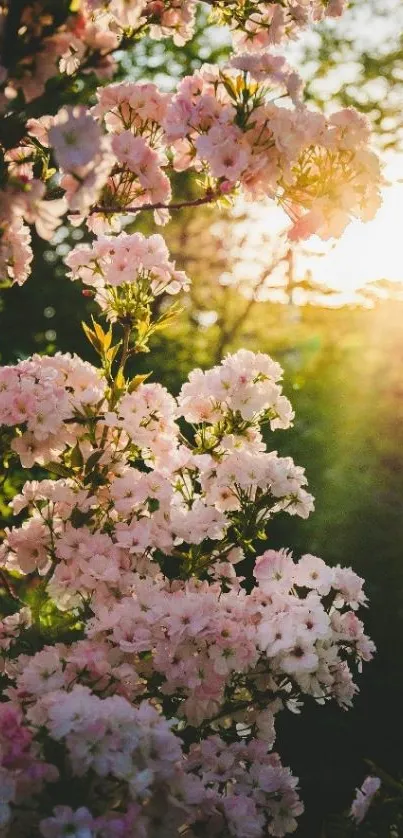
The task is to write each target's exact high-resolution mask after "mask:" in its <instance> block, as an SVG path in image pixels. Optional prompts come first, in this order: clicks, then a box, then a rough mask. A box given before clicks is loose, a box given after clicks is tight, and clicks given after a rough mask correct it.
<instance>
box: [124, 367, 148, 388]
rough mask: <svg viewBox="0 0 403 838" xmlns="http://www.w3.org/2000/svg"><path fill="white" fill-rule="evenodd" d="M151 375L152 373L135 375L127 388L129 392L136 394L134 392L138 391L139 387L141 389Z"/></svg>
mask: <svg viewBox="0 0 403 838" xmlns="http://www.w3.org/2000/svg"><path fill="white" fill-rule="evenodd" d="M150 375H151V373H150V372H148V373H146V375H135V376H134V378H132V380H131V382H130V384H129V386H128V388H127V392H128V393H134V391H135V390H137V389H138V387H140V384H143V383H144V381H147V378H149V377H150Z"/></svg>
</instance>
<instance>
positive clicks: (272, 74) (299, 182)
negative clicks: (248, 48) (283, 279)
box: [50, 53, 380, 238]
mask: <svg viewBox="0 0 403 838" xmlns="http://www.w3.org/2000/svg"><path fill="white" fill-rule="evenodd" d="M256 79H258V81H257V82H256V81H255V80H256ZM275 91H276V92H277V94H279V93H281V94H282V95H284V93H286V94H287V95H289V96H291V98H292V99H293V100H294V101H295V102H296V105H295V107H289V106H284V105H282V104H278V103H277V102H276V101H275V98H276V96H275V95H274V94H275ZM299 91H300V81H299V79H298V76H297V75H296V74H295V73H293V72H292V71H291V70H290V69H289V68H288V67H287V65H285V63H284V62H283V61H282V59H280V58H277V57H275V56H270V55H267V54H265V53H263V54H262V55H257V56H254V55H244V56H239V57H237V58H236V59H234V60H233V61H232V66H228V67H226V68H223V69H219V68H216V67H211V66H209V65H206V66H205V67H203V68H202V69H201V70H200V71H197V72H195V73H194V75H193V76H188V77H186V78H185V79H183V80H182V81H181V82H180V83H179V85H178V89H177V92H176V93H174V94H173V95H171V96H167V95H166V94H161V93H160V92H159V90H158V89H157V87H156V86H155V85H153V84H136V83H130V82H124V83H120V84H117V85H110V86H109V87H106V88H103V89H100V91H99V93H98V104H97V105H96V106H95V108H94V110H93V119H94V120H96V121H102V122H103V123H104V125H105V128H106V131H107V137H106V138H104V139H105V140H106V139H108V138H109V140H110V148H111V152H112V155H113V159H114V165H113V166H112V167H111V168H110V173H109V177H108V179H107V181H106V183H105V185H104V187H103V189H101V190H100V191H99V195H98V198H97V200H95V196H94V194H93V193H92V192H91V190H90V193H89V196H88V198H86V199H85V201H86V205H87V207H88V206H89V205H91V204H92V206H93V210H94V214H95V217H94V215H91V222H90V223H91V227H92V228H93V229H97V230H98V231H100V230H102V229H103V228H106V229H108V228H110V226H111V225H112V224H115V227H116V225H117V224H118V223H119V214H120V215H122V214H124V213H125V211H126V210H128V209H130V211H135V209H136V208H137V207H138V208H142V207H144V206H149V207H150V208H152V207H155V208H156V210H157V212H158V219H159V220H160V221H162V222H164V221H166V209H167V208H169V204H170V200H171V185H170V173H171V169H172V163H171V161H172V159H173V167H174V169H175V170H176V171H184V170H194V171H195V172H196V174H197V176H198V177H199V178H200V174H201V175H202V177H203V178H204V182H205V197H206V200H214V199H218V198H219V197H220V195H223V194H224V195H227V196H228V195H229V194H235V193H236V192H238V191H239V190H241V191H242V194H244V195H245V196H246V198H247V199H249V200H256V199H262V198H271V199H274V200H275V201H277V202H278V203H279V204H280V205H281V206H282V207H283V208H284V209H285V210H286V211H287V213H288V214H289V215H290V217H291V218H292V220H293V221H294V226H293V228H292V231H291V233H290V235H291V236H292V237H296V238H299V237H305V236H307V235H311V234H312V233H313V232H316V233H317V234H319V235H320V236H322V237H323V238H328V237H329V236H339V235H340V234H341V233H342V232H343V230H344V228H345V227H346V225H347V224H348V222H349V220H350V219H351V218H352V217H358V218H362V219H364V220H365V219H369V218H371V217H373V215H374V213H375V212H376V210H377V209H378V207H379V202H380V197H379V183H380V172H379V161H378V158H377V157H376V155H375V154H374V153H372V152H371V151H369V149H368V139H369V128H368V124H367V121H366V119H365V118H363V117H361V116H359V115H358V114H357V113H356V112H355V111H354V110H352V109H344V110H342V111H339V112H337V113H335V114H333V115H332V116H330V117H329V118H328V119H326V118H325V117H324V116H322V115H321V114H318V113H316V112H314V111H310V110H309V109H308V108H306V107H305V106H303V105H302V103H301V101H300V98H299ZM273 95H274V98H273ZM64 114H65V112H62V115H61V116H58V117H56V118H55V127H54V128H52V129H51V131H50V142H51V143H53V144H54V145H55V153H56V156H59V157H60V162H61V164H63V159H64V158H67V159H64V165H65V166H66V165H67V167H70V169H71V167H73V169H74V165H75V163H74V161H75V160H76V149H81V145H80V142H79V139H78V135H77V139H76V141H75V143H74V146H73V147H70V146H69V147H68V148H67V153H66V154H65V153H64V152H65V144H63V141H62V140H61V139H60V131H61V128H60V123H59V121H60V120H62V121H65V115H64ZM90 119H91V117H90V116H89V115H87V116H86V120H88V121H89V120H90ZM96 121H94V122H93V124H92V130H93V131H97V130H99V128H98V126H97V123H96ZM63 124H64V122H63ZM68 124H69V123H67V125H68ZM63 130H64V129H63ZM71 130H74V127H73V124H71ZM84 130H85V129H84V127H83V154H84V155H85V153H86V152H85V149H86V147H87V146H86V140H85V138H84ZM69 133H70V131H69ZM90 133H91V131H90ZM59 148H60V149H61V153H60V151H59ZM80 154H81V150H79V155H80ZM85 159H86V158H85ZM108 159H109V158H108ZM83 163H84V160H83ZM71 170H72V169H71ZM73 176H74V175H73ZM71 177H72V175H69V178H71ZM78 181H79V184H78V186H77V189H78V191H79V193H80V194H81V193H82V191H83V189H84V191H85V182H84V184H83V183H82V177H81V175H79V176H78ZM62 183H63V181H62ZM69 183H70V181H69ZM71 197H72V195H71V190H69V188H68V189H67V199H68V201H69V202H70V206H71V208H72V209H77V205H76V203H74V201H73V202H72V201H71V200H70V199H71ZM95 203H96V206H95V207H94V204H95ZM102 210H103V212H102ZM114 210H115V213H114ZM164 213H165V214H164ZM114 216H115V217H114ZM158 219H157V220H158Z"/></svg>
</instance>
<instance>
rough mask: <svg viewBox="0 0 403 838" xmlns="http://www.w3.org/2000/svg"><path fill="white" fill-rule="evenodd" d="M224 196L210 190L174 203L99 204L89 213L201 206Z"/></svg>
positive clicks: (122, 212) (77, 212)
mask: <svg viewBox="0 0 403 838" xmlns="http://www.w3.org/2000/svg"><path fill="white" fill-rule="evenodd" d="M220 197H222V195H221V192H212V191H208V192H206V194H205V195H203V196H202V197H201V198H194V199H193V200H189V201H177V202H176V203H172V204H164V203H163V202H162V201H157V202H156V203H155V204H140V205H139V206H138V207H102V206H99V205H98V204H95V206H93V207H91V209H90V212H89V214H90V215H93V213H95V212H100V213H102V214H103V215H115V214H117V213H120V214H121V215H124V214H125V213H127V212H151V211H152V210H158V209H167V210H180V209H183V208H184V207H200V206H202V205H203V204H212V203H213V202H214V201H216V200H218V198H220ZM78 214H79V211H78V210H73V211H72V212H70V213H69V215H78Z"/></svg>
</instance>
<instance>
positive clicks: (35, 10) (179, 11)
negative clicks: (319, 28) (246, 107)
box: [0, 0, 345, 108]
mask: <svg viewBox="0 0 403 838" xmlns="http://www.w3.org/2000/svg"><path fill="white" fill-rule="evenodd" d="M207 2H209V0H207ZM1 5H2V12H3V14H2V16H1V18H2V19H1V22H2V24H3V25H2V27H1V29H2V33H1V34H2V35H3V37H4V38H7V36H8V37H10V34H13V33H10V32H9V31H8V28H7V18H8V16H9V11H10V6H11V0H5V2H3V3H2V4H1ZM74 5H75V4H72V5H70V13H67V14H64V15H63V14H60V12H59V14H58V13H57V12H55V10H54V9H53V7H52V6H49V4H48V3H46V2H44V0H39V2H32V3H26V4H24V7H23V9H22V11H21V15H20V19H19V20H18V23H19V31H18V35H19V38H20V43H19V44H18V47H19V48H18V49H17V51H16V52H17V54H16V55H15V56H11V59H12V60H11V61H8V62H7V63H8V65H9V66H8V72H7V71H6V70H5V68H3V74H2V77H1V79H0V80H1V83H2V86H3V87H4V92H3V93H2V102H1V104H2V105H3V108H4V107H6V106H7V104H8V103H9V102H10V101H11V102H12V100H13V98H14V97H15V95H16V93H17V92H18V91H19V92H22V93H23V95H24V97H25V100H26V101H27V102H30V101H32V100H33V99H36V98H38V97H39V96H40V95H41V94H42V93H43V92H44V90H45V86H46V83H47V82H48V81H49V79H51V78H53V77H54V76H57V75H58V73H59V72H60V73H62V74H66V75H73V74H74V73H76V72H77V71H78V70H82V71H84V72H85V71H86V70H88V69H91V70H93V71H94V72H95V73H96V74H97V76H98V78H101V79H102V78H109V77H110V76H111V75H112V73H113V72H114V69H115V60H114V57H113V53H114V51H116V50H117V49H118V47H119V46H120V45H121V43H122V41H123V40H128V41H129V42H133V41H135V40H136V39H138V38H139V37H140V36H143V35H145V34H148V35H149V36H150V37H151V38H152V39H155V40H160V39H161V38H172V39H173V41H174V43H175V45H177V46H183V44H185V43H186V42H187V41H188V40H189V39H190V38H191V37H192V35H193V32H194V21H195V12H196V6H197V4H196V0H82V2H80V3H79V4H76V5H77V6H78V8H77V9H76V10H75V13H74ZM212 5H213V8H214V14H213V19H214V22H216V23H220V24H223V25H226V26H229V27H230V29H231V30H232V33H233V41H234V46H235V48H237V49H238V48H241V49H245V50H248V51H256V50H261V49H266V48H267V47H270V46H272V45H273V44H278V43H280V42H281V41H283V40H285V39H287V38H293V37H295V34H296V32H297V31H298V30H299V29H301V28H302V27H305V26H306V25H308V24H309V23H314V22H316V21H319V20H321V19H323V17H324V16H329V17H337V16H339V15H341V14H342V12H343V8H344V5H345V2H344V0H324V2H322V3H320V4H318V3H317V2H316V0H294V2H293V3H287V4H286V5H283V4H282V3H279V2H270V0H261V2H258V3H255V2H251V0H248V2H245V0H242V2H240V0H230V2H228V0H218V2H216V3H214V4H212ZM38 41H39V42H40V49H39V50H38V48H37V46H38ZM10 65H11V66H10Z"/></svg>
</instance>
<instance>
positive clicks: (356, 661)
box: [0, 0, 379, 838]
mask: <svg viewBox="0 0 403 838" xmlns="http://www.w3.org/2000/svg"><path fill="white" fill-rule="evenodd" d="M1 5H2V4H1V3H0V6H1ZM7 5H8V8H7V12H9V11H10V6H9V4H7ZM3 6H4V4H3ZM342 6H343V2H342V0H330V1H329V2H327V3H322V2H321V3H317V2H316V0H293V2H286V3H273V2H264V0H261V2H258V3H256V2H250V0H245V1H244V0H242V2H238V0H230V2H228V0H218V2H217V3H214V15H215V16H216V17H217V19H218V20H219V21H221V22H224V23H227V24H229V25H230V28H231V29H232V30H233V36H234V41H235V42H236V43H237V44H238V46H239V47H240V48H241V49H242V51H243V52H242V53H241V54H240V55H238V56H236V57H235V59H233V60H232V61H231V62H230V64H229V65H228V67H225V68H223V69H219V68H215V67H210V66H208V65H207V66H205V67H203V68H202V69H201V70H200V71H197V72H195V73H194V74H193V75H192V76H189V77H187V78H185V79H183V81H182V82H181V83H180V84H179V85H178V88H177V90H176V92H174V93H173V94H169V95H167V94H165V93H162V92H161V91H160V90H159V89H158V88H157V87H156V86H155V85H152V84H136V83H123V84H118V85H110V86H109V87H106V88H104V89H103V90H100V91H99V92H98V100H97V103H96V104H95V106H94V108H93V110H92V112H91V113H90V112H89V111H88V110H87V109H85V108H83V107H81V106H77V105H74V104H73V105H69V104H67V105H66V106H65V107H64V108H63V109H62V110H61V111H60V112H59V113H58V114H57V115H56V116H55V117H47V116H42V117H40V118H38V119H34V120H30V121H29V122H28V123H27V124H26V125H25V119H24V120H23V122H24V125H25V128H24V129H22V128H21V132H22V137H21V140H20V142H19V144H18V145H17V146H16V148H11V149H6V148H4V149H3V151H4V158H5V164H6V165H5V167H4V171H3V174H2V182H1V187H2V192H1V196H0V270H1V277H0V278H1V279H2V280H3V279H6V280H9V281H13V282H17V283H21V282H23V281H24V280H25V279H26V277H27V274H28V270H29V264H30V260H31V258H32V254H31V250H30V245H29V230H28V227H27V225H29V224H35V225H36V229H37V232H38V233H39V235H42V236H44V237H47V238H50V237H51V235H52V232H53V230H54V229H55V227H56V226H57V224H58V223H59V220H60V218H61V216H62V214H63V213H64V211H65V209H66V206H68V208H69V210H70V212H71V218H72V220H73V219H74V220H75V222H76V223H81V221H82V220H83V219H85V218H86V217H87V216H88V218H89V221H88V226H89V227H90V229H91V230H92V231H93V232H95V233H97V234H98V235H99V237H98V238H97V239H96V240H95V241H93V242H92V243H91V244H90V245H84V246H78V247H77V248H75V249H74V250H73V251H72V252H71V253H70V255H69V257H68V259H67V265H68V268H69V269H70V276H71V278H72V279H75V280H76V279H79V280H81V281H83V283H84V284H85V285H86V286H89V287H90V289H91V290H90V291H89V293H90V294H93V295H94V297H95V302H96V303H97V304H98V305H99V307H100V309H101V314H102V315H103V316H104V317H106V319H107V320H108V321H109V322H108V329H107V331H104V329H103V328H102V326H101V325H100V324H99V323H98V322H97V321H96V320H93V324H92V326H93V328H90V327H88V326H85V333H86V335H87V337H88V338H89V340H90V342H91V344H92V347H93V349H95V351H96V352H97V354H98V356H99V357H100V366H99V368H98V367H96V366H94V365H92V364H90V363H87V362H84V361H82V360H81V359H80V358H78V357H77V356H75V355H69V354H60V353H58V354H56V355H55V356H54V357H40V356H38V355H34V356H33V357H32V358H29V359H27V360H22V361H20V362H19V363H18V364H16V365H14V366H8V367H4V368H2V369H0V428H1V432H2V440H3V441H4V442H5V443H6V445H7V446H8V447H9V449H10V451H9V456H10V458H11V461H12V459H14V461H15V460H18V458H19V460H20V463H21V464H22V466H23V467H24V468H28V469H31V468H34V469H35V471H34V472H33V473H31V474H30V475H28V477H29V479H28V480H27V481H26V482H25V484H24V485H23V486H22V489H21V492H20V493H19V494H17V495H16V496H15V497H14V499H13V501H12V504H11V506H12V509H13V512H14V514H15V516H16V521H15V523H14V525H11V526H10V527H7V528H6V530H5V533H4V539H3V543H2V545H1V547H0V577H1V584H2V586H3V591H4V597H5V602H6V603H7V616H6V615H4V616H3V618H2V619H1V621H0V653H1V657H0V681H1V690H2V699H3V700H2V702H1V703H0V831H1V835H2V838H3V836H4V838H14V836H17V835H18V836H21V838H22V836H24V835H27V836H28V835H29V836H30V838H31V836H32V838H41V836H42V838H62V836H65V835H67V834H69V835H75V836H77V838H115V836H119V838H167V836H172V838H174V836H177V838H179V836H183V835H188V836H189V838H196V836H198V838H207V836H214V838H228V836H233V837H234V838H263V836H265V835H272V836H275V837H276V838H282V836H285V835H286V834H289V833H292V832H294V831H295V829H296V828H297V820H296V818H297V817H298V816H299V815H300V814H301V812H302V810H303V806H302V803H301V802H300V800H299V797H298V793H297V784H298V781H297V780H296V779H295V778H294V777H293V776H292V774H291V773H290V771H289V769H286V768H284V767H283V766H282V764H281V762H280V758H279V757H278V755H277V754H274V753H272V750H271V749H272V747H273V745H274V742H275V718H276V714H277V713H278V712H280V711H281V710H283V709H289V710H291V711H294V712H295V711H298V710H299V708H300V705H302V704H303V702H304V699H305V698H306V697H309V698H310V699H311V700H315V701H317V702H319V703H323V702H324V701H325V700H328V699H334V700H335V701H336V702H338V704H339V705H340V706H342V707H345V708H347V707H348V706H350V704H351V702H352V699H353V697H354V695H355V693H356V691H357V686H356V684H355V681H354V674H355V670H356V669H358V670H359V669H360V668H361V664H362V662H363V661H369V660H370V659H371V657H372V655H373V652H374V645H373V643H372V641H371V640H370V639H369V638H368V637H367V636H366V634H365V631H364V626H363V623H362V622H361V620H360V619H359V617H358V614H357V611H358V609H359V608H360V607H361V606H363V605H365V604H366V597H365V594H364V592H363V580H362V579H361V578H360V577H359V576H357V574H356V573H355V572H354V571H353V570H352V569H351V568H347V569H343V568H341V567H336V568H330V567H328V566H327V565H326V564H325V562H324V561H323V560H322V559H320V558H319V557H317V556H314V555H311V554H306V555H303V556H302V557H301V558H300V559H299V560H294V559H293V557H292V555H291V554H290V553H289V552H288V551H287V550H285V549H283V550H271V549H265V545H263V542H265V541H266V540H267V530H268V528H269V526H270V522H271V520H272V518H273V516H274V515H275V514H280V513H283V512H287V513H288V514H291V515H299V516H301V517H302V518H305V517H307V516H308V515H309V514H310V512H311V511H312V509H313V498H312V496H311V495H310V494H309V493H308V492H307V489H306V484H307V480H306V476H305V472H304V469H302V468H301V467H299V466H296V465H295V464H294V462H293V460H292V459H291V458H290V457H279V456H278V454H277V452H276V451H274V450H272V448H271V446H270V447H268V440H267V437H265V436H264V434H263V426H268V427H267V430H268V431H269V432H271V431H276V430H277V429H285V428H287V427H289V426H290V424H291V422H292V419H293V411H292V407H291V405H290V403H289V401H288V399H287V398H286V397H285V396H284V395H283V393H282V389H281V385H280V383H279V382H280V380H281V375H282V371H281V368H280V366H279V365H278V364H277V363H276V362H275V361H273V360H272V359H271V358H269V357H268V356H266V355H263V354H262V353H253V352H249V351H245V350H240V351H238V352H237V353H235V354H234V355H229V356H227V357H226V358H225V359H224V360H223V362H222V363H221V364H219V365H217V366H216V367H214V368H213V369H212V370H207V371H202V370H195V371H193V372H192V373H191V374H190V376H189V379H188V381H187V382H185V383H184V385H183V387H182V390H181V392H180V394H179V396H178V397H177V398H175V397H174V396H172V395H171V394H170V393H169V392H168V391H167V389H166V388H165V387H163V386H162V385H161V384H160V383H159V382H153V381H149V380H147V379H148V377H149V376H147V375H137V376H134V378H129V377H128V374H127V370H126V367H127V361H128V360H129V359H133V358H134V357H136V354H137V353H138V352H145V351H147V350H148V341H149V338H150V336H151V335H152V334H153V331H155V330H156V329H157V328H158V329H160V328H161V327H162V326H163V325H164V323H165V322H166V319H167V318H168V317H169V316H170V312H169V310H168V311H167V310H166V308H164V306H161V307H160V310H159V311H158V313H155V308H156V307H155V306H154V305H153V303H154V300H155V298H156V297H157V296H160V295H161V294H163V293H167V294H171V295H172V294H177V293H178V292H179V291H181V290H182V289H184V288H186V287H187V285H188V279H187V277H186V276H185V274H184V273H183V272H181V271H178V270H177V269H176V266H175V264H174V263H173V262H172V261H171V260H170V258H169V254H168V251H167V249H166V247H165V244H164V242H163V240H162V239H161V237H160V236H157V235H155V236H151V237H149V238H145V237H144V236H143V235H142V234H140V233H134V234H131V235H126V234H121V235H118V236H113V235H103V234H104V233H105V231H106V232H108V233H116V232H119V230H120V226H121V221H122V219H121V216H122V215H124V214H125V212H126V211H128V210H130V211H134V212H136V211H139V210H140V209H141V208H143V209H144V207H146V208H147V209H154V210H155V211H156V213H157V217H156V220H157V221H158V222H162V223H163V222H165V221H166V220H167V210H168V208H169V206H170V204H171V193H172V188H171V180H172V177H173V174H174V172H175V171H176V172H180V171H185V170H192V171H194V172H195V173H196V175H197V178H198V179H200V178H201V184H202V188H203V190H204V191H203V194H202V195H201V197H200V198H199V199H196V201H195V203H207V202H211V201H213V200H216V199H217V198H219V197H220V196H227V197H228V196H230V195H235V194H236V193H237V192H238V191H240V190H242V192H243V193H244V194H245V195H246V197H248V198H250V199H252V200H255V199H257V198H265V197H270V198H272V199H274V200H276V201H277V202H278V203H280V204H281V205H282V206H284V207H285V208H286V209H287V211H288V213H289V215H290V216H291V218H292V219H293V221H294V227H293V229H292V231H291V236H294V237H301V236H304V235H307V234H309V233H311V232H317V233H319V234H320V235H321V236H323V237H327V236H329V235H338V234H340V232H341V231H342V230H343V229H344V227H345V225H346V224H347V222H348V220H349V218H350V217H353V216H354V217H359V218H367V217H371V216H372V214H373V213H374V211H375V209H376V207H377V205H378V201H379V193H378V185H379V169H378V161H377V158H376V157H374V155H372V153H371V152H370V151H369V150H368V126H367V124H366V122H365V120H363V119H362V118H360V117H359V116H358V115H357V114H356V113H355V112H353V111H350V110H343V111H340V112H339V113H337V114H334V115H333V116H332V117H330V118H329V119H325V118H324V117H322V116H321V115H320V114H317V113H314V112H310V111H308V110H307V109H306V108H305V107H304V106H303V104H302V102H301V95H300V90H301V85H300V81H299V79H298V77H297V76H296V74H295V73H293V71H292V70H291V69H290V68H289V67H288V65H286V63H285V62H284V61H283V60H282V59H280V58H278V56H274V55H271V54H270V53H268V52H267V51H266V52H262V50H266V48H267V47H268V46H270V45H271V44H273V43H278V42H279V41H281V40H283V39H284V38H286V37H293V36H294V33H295V31H296V30H297V29H298V28H299V27H300V26H303V25H305V24H306V23H307V22H308V21H309V20H313V19H320V18H321V17H323V15H324V14H329V15H337V14H339V13H340V12H341V11H342ZM38 7H39V8H38ZM74 7H75V6H74V5H73V6H72V8H71V13H70V12H66V15H65V17H64V18H63V20H62V23H61V24H60V25H59V24H58V23H57V22H55V20H54V18H53V15H52V13H50V12H49V14H47V13H46V14H45V13H44V10H43V9H42V6H41V4H40V2H39V4H38V3H37V4H35V5H32V6H30V5H29V4H25V6H24V11H23V13H22V18H21V20H19V21H18V23H20V24H21V27H20V29H19V30H18V31H19V32H20V35H21V38H22V48H23V54H24V55H23V59H22V60H19V58H18V56H17V58H16V62H15V66H14V65H13V63H12V59H10V61H9V65H10V66H9V71H10V72H9V73H8V76H7V73H6V71H4V72H1V70H0V83H1V87H2V88H3V89H4V93H3V94H2V104H3V105H4V109H5V112H6V115H8V116H11V117H14V116H15V115H16V114H15V113H14V109H13V108H14V106H13V102H14V101H15V105H16V110H17V115H18V107H19V104H20V103H21V101H24V102H25V103H26V102H29V101H30V100H33V99H35V98H36V97H38V96H40V94H41V93H42V91H43V90H44V86H45V84H46V82H47V81H48V80H49V79H50V78H52V76H53V75H55V69H56V68H57V65H59V67H60V70H61V71H62V72H63V73H66V74H67V75H73V74H74V73H75V72H76V71H77V70H78V69H80V68H81V70H82V71H83V72H84V71H86V70H87V69H91V68H92V67H95V69H96V72H97V73H98V75H99V76H101V77H102V76H109V75H110V74H111V72H112V71H113V58H112V57H111V53H112V52H113V51H114V50H115V49H116V48H117V46H118V44H119V43H120V41H121V39H122V38H123V37H124V38H125V39H127V40H128V41H130V40H131V39H133V38H137V37H138V36H139V35H140V34H143V33H144V32H145V31H148V32H149V33H150V35H151V37H155V38H162V37H168V36H171V35H172V36H173V38H174V41H175V43H177V44H180V45H181V44H183V43H184V42H185V41H186V40H187V39H188V38H189V37H190V36H191V32H192V26H193V18H194V12H195V7H196V4H195V2H194V0H128V2H126V1H125V2H124V1H123V0H109V2H108V0H106V2H104V0H102V2H101V0H83V2H81V3H80V4H79V10H78V11H76V12H75V11H74ZM2 18H4V20H3V21H2V22H3V23H5V24H6V25H5V28H4V31H5V32H7V25H8V24H9V23H10V21H11V22H12V20H13V18H12V17H8V16H6V15H2ZM38 43H39V44H40V47H41V48H40V49H39V50H38V49H34V47H33V45H35V44H38ZM16 91H18V95H17V96H16V95H15V94H16ZM278 94H280V95H286V96H287V97H288V105H287V106H285V107H283V106H281V105H279V104H278V101H277V98H276V97H277V95H278ZM0 150H1V149H0ZM54 162H56V165H57V167H58V170H56V172H54V171H53V170H52V166H53V163H54ZM38 171H41V172H42V175H41V177H40V178H39V177H38V176H37V175H38ZM55 175H56V177H55ZM49 181H50V182H51V189H53V186H55V185H57V186H59V185H60V186H61V187H62V189H64V192H65V197H64V198H63V199H59V198H57V200H56V201H53V200H50V199H51V198H52V192H51V191H49V192H48V191H47V184H48V182H49ZM56 194H57V193H56ZM174 203H175V202H174ZM190 203H192V202H190ZM176 205H178V203H177V202H176ZM179 205H180V204H179ZM86 293H88V290H87V291H86ZM117 333H119V335H120V336H119V337H117ZM38 467H39V469H38ZM238 565H241V570H242V572H243V573H244V574H245V576H244V575H239V574H237V566H238ZM248 574H249V579H248V578H247V576H248ZM245 577H246V578H245ZM244 583H245V584H244ZM372 791H373V788H372V787H371V788H370V787H369V786H366V787H365V788H364V789H363V791H362V793H361V794H362V795H363V796H364V799H363V800H361V798H360V799H359V800H358V802H357V804H356V807H355V816H356V819H357V820H358V819H359V818H360V816H361V813H362V812H363V811H364V809H365V807H366V805H367V802H368V800H369V797H370V794H372ZM353 814H354V813H353Z"/></svg>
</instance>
